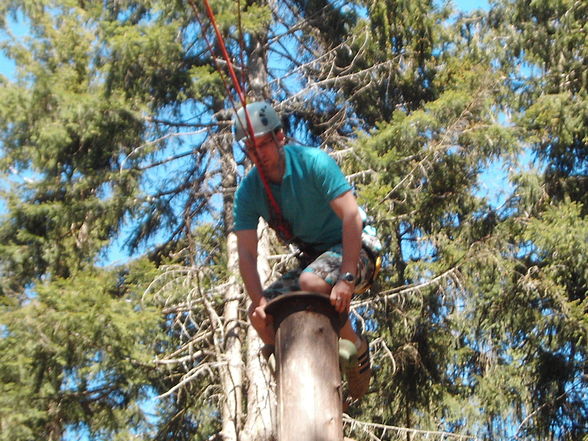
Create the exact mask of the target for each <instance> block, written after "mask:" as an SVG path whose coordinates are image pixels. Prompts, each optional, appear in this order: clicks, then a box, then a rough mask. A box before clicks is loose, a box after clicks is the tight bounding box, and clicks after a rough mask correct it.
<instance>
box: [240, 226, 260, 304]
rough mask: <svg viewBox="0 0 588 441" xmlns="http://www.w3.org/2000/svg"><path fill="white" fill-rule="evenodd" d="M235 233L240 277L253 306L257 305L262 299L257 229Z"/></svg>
mask: <svg viewBox="0 0 588 441" xmlns="http://www.w3.org/2000/svg"><path fill="white" fill-rule="evenodd" d="M236 234H237V252H238V254H239V271H240V273H241V278H242V279H243V283H244V284H245V290H246V291H247V294H248V295H249V298H250V299H251V301H252V302H253V305H254V307H257V306H259V303H260V300H261V299H262V295H261V293H262V287H261V280H260V279H259V273H258V271H257V231H256V230H241V231H237V232H236Z"/></svg>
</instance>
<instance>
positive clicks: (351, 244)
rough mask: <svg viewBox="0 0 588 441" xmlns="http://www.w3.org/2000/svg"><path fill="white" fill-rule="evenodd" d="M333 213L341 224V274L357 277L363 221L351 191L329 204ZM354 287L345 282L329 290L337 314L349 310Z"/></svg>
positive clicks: (338, 283)
mask: <svg viewBox="0 0 588 441" xmlns="http://www.w3.org/2000/svg"><path fill="white" fill-rule="evenodd" d="M330 205H331V208H332V209H333V211H334V212H335V213H336V214H337V216H339V218H340V219H341V221H342V222H343V260H342V262H341V268H340V272H341V274H343V273H346V272H349V273H351V274H353V275H355V276H357V262H358V260H359V253H360V251H361V231H362V229H363V221H362V220H361V215H360V213H359V208H358V207H357V201H356V200H355V196H354V195H353V193H352V192H351V191H348V192H346V193H343V194H342V195H341V196H339V197H337V198H335V199H333V200H332V201H331V203H330ZM353 289H354V286H351V285H349V284H348V283H346V282H343V281H339V282H337V283H335V285H334V286H333V289H332V290H331V303H332V304H333V306H335V309H336V310H337V311H338V312H343V311H346V310H347V309H349V305H350V304H351V297H352V295H353Z"/></svg>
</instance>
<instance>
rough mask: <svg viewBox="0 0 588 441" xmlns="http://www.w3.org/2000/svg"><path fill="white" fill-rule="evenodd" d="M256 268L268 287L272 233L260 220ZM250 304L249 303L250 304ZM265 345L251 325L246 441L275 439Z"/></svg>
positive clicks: (271, 389) (271, 383) (248, 356)
mask: <svg viewBox="0 0 588 441" xmlns="http://www.w3.org/2000/svg"><path fill="white" fill-rule="evenodd" d="M258 236H259V238H260V239H259V243H258V258H257V266H258V270H259V275H260V277H261V283H262V285H263V286H266V285H267V284H268V282H269V281H270V277H271V268H270V265H269V261H268V256H269V247H270V239H269V236H270V234H269V230H268V226H267V224H266V223H265V222H263V221H261V222H260V226H259V228H258ZM247 305H249V301H248V302H247ZM261 346H262V342H261V340H260V338H259V337H258V335H257V333H256V332H255V330H254V329H253V328H252V327H251V326H250V327H249V330H248V332H247V348H248V350H247V379H248V380H249V383H248V389H247V417H246V421H245V426H244V430H243V438H242V439H243V440H245V441H271V440H274V439H275V421H276V418H275V406H276V399H275V393H274V387H273V386H274V379H273V377H272V375H271V374H270V372H269V369H268V366H267V363H266V362H265V360H264V359H263V357H262V356H261V354H260V349H261Z"/></svg>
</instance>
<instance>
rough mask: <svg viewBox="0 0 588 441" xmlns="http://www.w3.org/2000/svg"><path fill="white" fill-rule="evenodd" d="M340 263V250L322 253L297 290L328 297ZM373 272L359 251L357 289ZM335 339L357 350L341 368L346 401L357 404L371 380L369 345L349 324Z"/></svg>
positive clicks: (347, 322)
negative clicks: (345, 384)
mask: <svg viewBox="0 0 588 441" xmlns="http://www.w3.org/2000/svg"><path fill="white" fill-rule="evenodd" d="M341 259H342V248H340V247H335V248H332V249H331V250H329V251H327V252H325V253H323V254H322V255H321V256H319V257H318V258H317V259H316V260H315V261H314V262H312V263H311V264H310V265H309V266H308V267H307V268H305V270H304V271H303V272H302V274H301V275H300V278H299V279H298V280H299V285H300V288H301V289H302V290H304V291H313V292H319V293H323V294H327V295H328V294H330V293H331V289H332V285H333V284H334V283H335V282H336V281H337V278H338V276H339V267H340V265H341ZM374 268H375V267H374V263H373V262H372V260H371V259H370V257H369V256H368V255H367V253H366V251H365V250H362V252H361V255H360V259H359V262H358V268H357V270H358V271H357V276H358V285H357V287H356V288H357V289H362V288H363V287H364V286H365V284H366V283H369V280H370V279H371V276H372V274H373V271H374ZM339 336H340V337H341V339H344V340H348V341H349V342H351V343H352V344H353V345H354V346H355V348H356V350H357V357H356V358H355V357H353V360H352V362H351V363H350V364H349V365H348V366H347V367H346V368H345V375H346V377H347V381H348V388H349V395H350V397H351V398H352V399H353V400H358V399H360V398H361V397H363V396H364V395H365V394H366V392H367V390H368V388H369V383H370V378H371V366H370V356H369V345H368V342H367V339H366V338H365V337H363V336H362V335H361V334H357V333H356V332H355V331H354V329H353V327H352V326H351V322H350V320H347V321H346V322H345V324H344V325H343V327H342V328H341V330H340V331H339ZM343 353H345V350H344V352H343ZM343 353H342V354H343ZM347 355H349V353H347Z"/></svg>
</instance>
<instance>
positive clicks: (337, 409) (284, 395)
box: [266, 292, 343, 441]
mask: <svg viewBox="0 0 588 441" xmlns="http://www.w3.org/2000/svg"><path fill="white" fill-rule="evenodd" d="M266 311H267V312H268V313H269V314H271V315H273V316H274V320H275V321H276V328H277V331H276V368H277V369H276V375H277V385H278V389H277V390H278V394H277V395H278V397H277V398H278V440H279V441H302V440H304V441H343V421H342V409H341V407H342V406H341V371H340V369H339V357H338V342H339V337H338V334H339V326H340V317H339V316H338V314H337V312H336V311H335V310H334V308H333V307H332V306H331V304H330V301H329V298H328V296H325V295H322V294H316V293H307V292H297V293H291V294H286V295H284V296H281V297H279V298H277V299H275V300H273V301H272V302H270V303H269V304H268V306H267V307H266Z"/></svg>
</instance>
